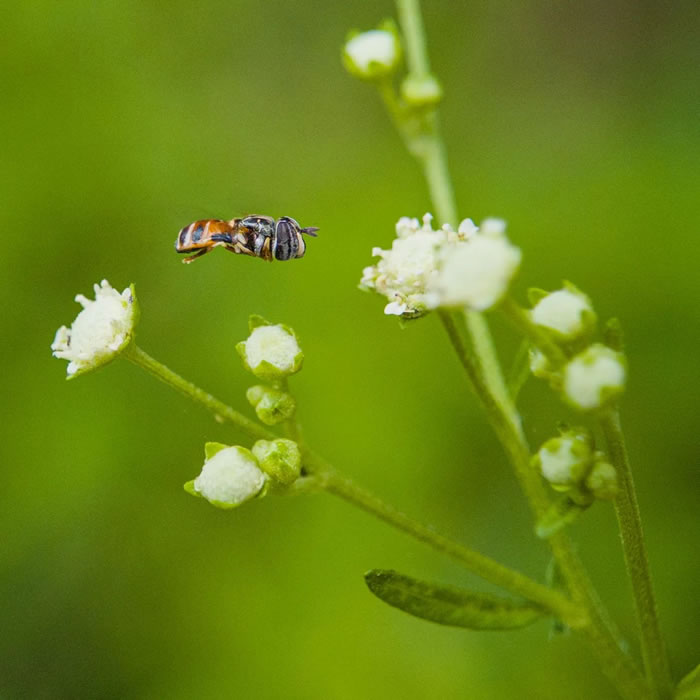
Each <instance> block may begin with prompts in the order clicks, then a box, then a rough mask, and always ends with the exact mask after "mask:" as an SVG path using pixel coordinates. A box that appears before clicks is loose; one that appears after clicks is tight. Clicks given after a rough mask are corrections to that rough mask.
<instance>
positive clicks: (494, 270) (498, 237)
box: [430, 220, 521, 311]
mask: <svg viewBox="0 0 700 700" xmlns="http://www.w3.org/2000/svg"><path fill="white" fill-rule="evenodd" d="M487 221H488V222H489V223H488V226H487V229H486V232H485V233H484V232H482V230H481V229H480V230H479V233H477V234H475V235H472V236H470V237H469V238H467V239H466V240H465V241H463V242H462V241H459V242H456V243H453V244H451V245H447V246H445V247H444V248H443V250H442V256H441V258H442V264H441V266H440V270H439V273H438V274H437V275H436V277H435V279H434V280H433V281H432V284H431V291H432V294H431V295H430V303H431V306H447V307H454V306H466V307H467V308H470V309H472V310H474V311H484V310H485V309H488V308H490V307H491V306H493V305H494V304H495V303H497V302H498V301H500V300H501V298H502V297H503V295H504V294H505V293H506V292H507V291H508V287H509V285H510V282H511V280H512V279H513V276H514V275H515V273H516V272H517V271H518V267H519V266H520V258H521V253H520V249H519V248H516V247H515V246H514V245H511V243H510V242H509V241H508V239H507V238H506V237H505V235H503V234H502V228H501V226H500V224H499V225H495V224H494V221H493V220H487Z"/></svg>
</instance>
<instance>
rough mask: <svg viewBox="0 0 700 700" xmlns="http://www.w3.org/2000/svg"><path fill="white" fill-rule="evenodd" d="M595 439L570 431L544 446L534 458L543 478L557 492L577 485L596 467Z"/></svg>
mask: <svg viewBox="0 0 700 700" xmlns="http://www.w3.org/2000/svg"><path fill="white" fill-rule="evenodd" d="M593 454H594V453H593V440H592V438H591V437H590V434H589V433H587V432H586V431H584V430H578V429H573V430H569V431H566V432H565V433H563V434H562V435H561V437H557V438H552V439H551V440H547V442H545V443H544V445H542V447H541V448H540V449H539V451H538V452H537V454H536V455H535V456H534V458H533V463H534V465H535V466H536V467H537V468H539V470H540V471H541V472H542V476H543V477H544V478H545V479H546V480H547V481H548V482H549V483H550V485H551V486H552V488H553V489H555V490H557V491H568V490H569V489H571V488H573V487H575V486H577V485H578V484H579V483H580V482H581V481H582V480H583V479H584V478H585V476H586V475H587V474H588V472H589V471H590V469H591V466H592V465H593Z"/></svg>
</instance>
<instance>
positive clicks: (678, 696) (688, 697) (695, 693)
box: [673, 664, 700, 700]
mask: <svg viewBox="0 0 700 700" xmlns="http://www.w3.org/2000/svg"><path fill="white" fill-rule="evenodd" d="M673 698H674V700H698V698H700V664H698V665H697V666H696V667H695V668H694V669H693V670H692V671H691V672H690V673H689V674H688V675H687V676H685V678H683V680H682V681H681V682H680V683H679V684H678V687H677V688H676V692H675V694H674V696H673Z"/></svg>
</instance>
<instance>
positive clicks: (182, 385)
mask: <svg viewBox="0 0 700 700" xmlns="http://www.w3.org/2000/svg"><path fill="white" fill-rule="evenodd" d="M124 356H125V357H126V358H127V359H128V360H130V361H131V362H133V363H134V364H135V365H138V366H139V367H142V368H143V369H145V370H146V371H147V372H150V373H151V374H152V375H153V376H154V377H156V378H157V379H160V381H161V382H164V383H165V384H167V385H168V386H171V387H173V389H177V390H178V391H179V392H181V393H182V394H185V396H188V397H189V398H191V399H192V400H193V401H195V402H196V403H198V404H200V405H202V406H204V408H206V409H207V410H208V411H211V412H212V413H213V414H214V415H215V416H216V417H217V418H222V419H224V420H227V421H228V422H229V423H233V424H234V425H235V426H236V427H237V428H238V429H239V430H240V431H241V432H242V433H245V434H246V435H248V436H249V437H251V438H253V439H254V440H274V439H275V438H276V437H278V436H277V435H275V434H274V433H273V432H271V431H270V430H267V429H266V428H263V427H262V426H261V425H259V424H258V423H256V422H255V421H252V420H250V418H246V417H245V416H244V415H243V414H242V413H239V412H238V411H234V409H232V408H231V407H230V406H227V405H226V404H225V403H224V402H223V401H219V399H217V398H215V397H214V396H212V395H211V394H208V393H207V392H206V391H203V390H202V389H200V388H199V387H198V386H195V385H194V384H192V382H188V381H187V380H186V379H183V378H182V377H181V376H180V375H179V374H176V373H175V372H173V371H172V370H171V369H169V368H168V367H166V366H165V365H163V364H161V363H160V362H158V360H155V359H153V358H152V357H151V356H150V355H148V354H147V353H145V352H144V351H143V350H141V348H140V347H138V346H137V345H136V344H135V343H132V344H131V345H130V346H129V347H128V348H127V350H126V351H125V352H124Z"/></svg>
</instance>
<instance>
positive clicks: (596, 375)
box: [563, 343, 626, 411]
mask: <svg viewBox="0 0 700 700" xmlns="http://www.w3.org/2000/svg"><path fill="white" fill-rule="evenodd" d="M625 365H626V363H625V357H624V355H622V354H621V353H619V352H615V351H614V350H611V349H610V348H608V347H606V346H605V345H601V344H600V343H596V344H594V345H591V346H590V347H588V348H586V349H585V350H584V351H583V352H581V353H579V354H578V355H576V356H575V357H574V358H573V359H572V360H571V361H570V362H569V363H568V364H567V365H566V366H565V367H564V370H563V395H564V398H565V399H566V400H567V401H568V402H569V403H570V404H571V405H572V406H574V407H575V408H578V409H580V410H583V411H590V410H594V409H597V408H601V407H602V406H605V405H607V404H609V403H610V402H611V401H613V400H614V399H615V398H616V397H617V396H619V395H620V394H621V393H622V392H623V391H624V388H625V376H626V366H625Z"/></svg>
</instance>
